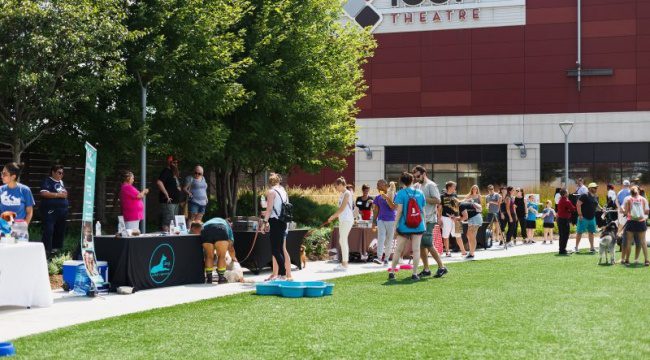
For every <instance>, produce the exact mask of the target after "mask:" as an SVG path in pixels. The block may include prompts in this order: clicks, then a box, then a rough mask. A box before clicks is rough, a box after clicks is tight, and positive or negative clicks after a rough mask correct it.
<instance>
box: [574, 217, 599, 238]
mask: <svg viewBox="0 0 650 360" xmlns="http://www.w3.org/2000/svg"><path fill="white" fill-rule="evenodd" d="M596 231H597V229H596V218H593V219H585V218H582V219H580V218H578V229H577V230H576V233H578V234H584V233H591V234H595V233H596Z"/></svg>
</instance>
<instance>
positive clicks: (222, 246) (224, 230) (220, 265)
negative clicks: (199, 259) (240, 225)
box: [190, 218, 237, 284]
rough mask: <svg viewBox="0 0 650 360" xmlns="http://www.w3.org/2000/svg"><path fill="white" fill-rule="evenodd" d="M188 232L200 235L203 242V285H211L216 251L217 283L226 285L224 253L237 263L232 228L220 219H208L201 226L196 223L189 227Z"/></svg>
mask: <svg viewBox="0 0 650 360" xmlns="http://www.w3.org/2000/svg"><path fill="white" fill-rule="evenodd" d="M190 232H191V233H192V234H195V235H201V239H202V241H203V261H204V264H205V283H206V284H212V271H213V270H214V268H213V264H214V250H215V249H216V250H217V275H218V276H219V278H218V280H217V282H218V283H219V284H224V283H227V282H228V280H226V277H225V276H224V274H225V273H226V252H229V253H230V257H231V258H232V261H237V257H236V256H235V248H234V246H233V242H234V241H235V238H234V236H233V233H232V228H231V227H230V224H229V223H228V221H227V220H225V219H222V218H214V219H210V220H208V221H207V222H205V223H203V224H201V223H198V222H194V223H192V225H190Z"/></svg>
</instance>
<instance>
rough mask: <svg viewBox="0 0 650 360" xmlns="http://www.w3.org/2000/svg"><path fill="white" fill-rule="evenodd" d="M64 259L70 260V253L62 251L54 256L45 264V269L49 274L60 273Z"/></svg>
mask: <svg viewBox="0 0 650 360" xmlns="http://www.w3.org/2000/svg"><path fill="white" fill-rule="evenodd" d="M66 260H70V254H67V253H64V254H61V255H59V256H55V257H53V258H52V260H50V262H49V264H47V271H48V273H49V274H50V276H51V275H61V273H62V272H63V263H64V262H65V261H66Z"/></svg>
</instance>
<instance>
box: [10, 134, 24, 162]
mask: <svg viewBox="0 0 650 360" xmlns="http://www.w3.org/2000/svg"><path fill="white" fill-rule="evenodd" d="M23 151H25V149H23V147H22V142H21V141H20V139H19V138H14V139H13V145H12V146H11V159H12V161H14V162H15V163H16V164H20V160H21V159H22V156H23Z"/></svg>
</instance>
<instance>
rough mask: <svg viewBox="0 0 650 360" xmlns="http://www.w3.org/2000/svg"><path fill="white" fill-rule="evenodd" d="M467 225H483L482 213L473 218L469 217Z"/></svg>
mask: <svg viewBox="0 0 650 360" xmlns="http://www.w3.org/2000/svg"><path fill="white" fill-rule="evenodd" d="M467 225H474V226H481V225H483V216H482V215H481V214H476V215H474V216H472V217H471V218H469V219H467Z"/></svg>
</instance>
